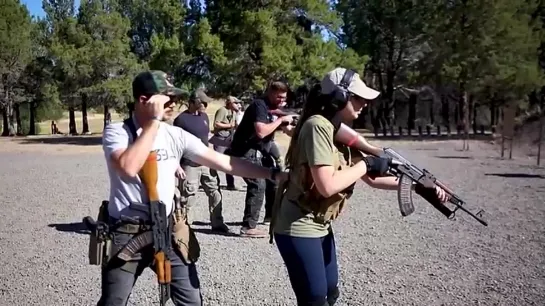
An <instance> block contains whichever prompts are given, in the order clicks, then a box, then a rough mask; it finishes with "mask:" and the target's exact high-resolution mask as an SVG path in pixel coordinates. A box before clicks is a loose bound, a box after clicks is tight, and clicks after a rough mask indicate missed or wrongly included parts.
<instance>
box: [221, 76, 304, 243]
mask: <svg viewBox="0 0 545 306" xmlns="http://www.w3.org/2000/svg"><path fill="white" fill-rule="evenodd" d="M287 92H288V87H287V85H286V84H284V83H283V82H279V81H276V82H272V83H271V85H270V86H269V87H268V88H267V91H266V95H265V97H264V98H258V99H255V100H254V101H253V103H252V104H250V105H249V106H248V108H247V109H246V111H245V112H244V117H243V118H242V121H241V122H240V125H239V126H238V127H237V129H236V131H235V134H234V135H233V140H232V142H231V146H230V148H229V153H228V154H229V155H232V156H238V157H242V158H243V159H245V160H248V161H250V162H252V163H255V164H257V165H263V166H266V167H271V168H274V165H273V162H271V156H270V153H269V150H270V142H271V141H272V140H273V139H274V133H275V131H277V130H278V129H279V128H281V129H282V131H283V132H284V133H286V134H287V135H290V133H291V130H292V129H293V127H291V126H290V125H289V124H290V123H291V122H292V120H293V118H292V117H291V116H284V117H281V118H277V119H276V120H273V117H272V115H271V113H270V112H269V110H271V109H276V108H278V105H281V104H282V103H283V102H284V101H285V100H286V96H287ZM244 181H245V182H246V184H247V187H246V199H245V207H244V216H243V219H242V227H241V229H240V235H241V236H242V237H253V238H266V237H267V232H266V231H263V230H260V229H259V228H257V223H258V219H259V214H260V212H261V208H262V207H263V200H264V198H265V202H266V203H265V217H266V218H269V217H270V216H269V214H270V213H271V212H272V205H273V203H274V193H275V187H276V185H275V183H273V182H272V181H269V180H265V179H252V178H244ZM267 189H268V191H267V192H266V190H267Z"/></svg>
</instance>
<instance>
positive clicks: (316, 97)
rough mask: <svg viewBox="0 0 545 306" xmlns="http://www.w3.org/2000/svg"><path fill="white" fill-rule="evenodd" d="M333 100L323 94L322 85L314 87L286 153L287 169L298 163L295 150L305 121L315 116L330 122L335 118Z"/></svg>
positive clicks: (306, 100)
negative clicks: (320, 116) (322, 117)
mask: <svg viewBox="0 0 545 306" xmlns="http://www.w3.org/2000/svg"><path fill="white" fill-rule="evenodd" d="M331 99H332V97H331V96H330V95H324V94H322V86H321V85H320V83H317V84H315V85H314V86H312V88H311V90H310V92H309V94H308V95H307V97H306V99H305V101H304V102H303V111H302V113H301V116H300V118H299V121H298V122H297V126H296V127H295V129H294V131H293V135H292V136H291V140H290V145H289V148H288V152H287V153H286V167H287V168H290V167H292V166H294V165H295V164H296V162H297V152H295V150H294V148H295V146H296V143H297V141H298V138H299V134H300V133H301V128H302V126H303V124H304V123H305V121H307V119H308V118H310V117H312V116H314V115H322V116H324V117H325V118H326V119H328V120H331V119H332V118H333V116H335V110H334V109H333V108H332V105H331Z"/></svg>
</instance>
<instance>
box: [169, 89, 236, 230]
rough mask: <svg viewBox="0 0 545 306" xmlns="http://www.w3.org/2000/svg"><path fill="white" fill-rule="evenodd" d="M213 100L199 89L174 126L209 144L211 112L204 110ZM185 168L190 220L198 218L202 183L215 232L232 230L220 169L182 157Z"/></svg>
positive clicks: (181, 174)
mask: <svg viewBox="0 0 545 306" xmlns="http://www.w3.org/2000/svg"><path fill="white" fill-rule="evenodd" d="M211 101H212V99H211V98H210V97H208V96H207V95H206V93H205V92H204V90H203V89H197V90H196V91H194V92H193V93H192V94H191V95H190V97H189V103H188V108H187V110H185V111H183V112H182V113H181V114H179V115H178V117H176V119H174V123H173V124H174V126H177V127H180V128H182V129H183V130H185V131H187V132H189V133H190V134H192V135H194V136H196V137H198V138H199V139H200V140H201V142H202V143H204V144H205V145H206V146H208V139H209V134H210V124H209V119H208V115H207V114H206V112H205V111H204V110H205V109H206V108H205V106H204V104H206V105H208V103H209V102H211ZM181 168H182V171H181V172H180V170H179V171H178V172H179V173H178V175H179V177H185V179H182V180H180V185H179V188H180V194H181V201H182V203H185V204H186V208H187V220H188V222H189V224H191V223H192V222H193V221H194V218H193V214H192V208H193V207H195V204H196V201H197V198H196V193H197V191H198V190H199V184H200V185H201V186H202V187H203V189H204V193H205V194H206V196H207V197H208V208H209V213H210V225H211V227H212V230H213V231H217V232H223V233H228V232H229V227H228V226H227V225H226V224H225V223H224V220H223V215H222V204H223V203H222V194H221V191H220V189H219V186H218V178H217V175H218V174H217V172H216V171H215V170H211V169H209V168H208V167H205V166H202V165H199V164H197V163H195V162H192V161H190V160H186V159H184V160H182V162H181Z"/></svg>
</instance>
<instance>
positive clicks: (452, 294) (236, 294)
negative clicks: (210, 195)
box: [0, 142, 545, 306]
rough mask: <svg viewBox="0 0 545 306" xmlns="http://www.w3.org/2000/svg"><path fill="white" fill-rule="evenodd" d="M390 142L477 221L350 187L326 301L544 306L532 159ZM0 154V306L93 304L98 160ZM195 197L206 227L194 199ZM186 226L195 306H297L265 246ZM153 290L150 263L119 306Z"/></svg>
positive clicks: (238, 213)
mask: <svg viewBox="0 0 545 306" xmlns="http://www.w3.org/2000/svg"><path fill="white" fill-rule="evenodd" d="M392 146H393V147H394V148H396V149H397V150H398V151H399V152H401V153H402V154H404V155H405V156H406V157H407V158H409V159H411V160H413V162H414V163H416V164H420V165H425V166H426V168H427V169H429V170H430V171H432V172H433V173H434V174H436V176H438V177H439V178H441V179H443V180H444V181H445V182H447V183H448V185H449V186H451V187H452V188H453V189H454V190H455V191H457V192H458V193H459V195H460V196H462V197H463V198H464V199H465V200H467V202H468V207H469V208H471V209H472V210H473V211H477V210H478V209H479V208H482V209H484V210H485V211H486V213H485V215H484V216H485V218H486V219H487V220H488V221H489V226H488V227H484V226H482V225H481V224H479V223H478V222H476V221H475V220H473V219H471V218H470V217H469V216H468V215H465V214H463V213H462V212H460V213H458V214H457V218H456V220H455V221H451V220H447V219H446V218H444V217H443V216H442V215H441V214H440V213H439V212H437V211H436V210H435V209H434V208H433V207H431V205H429V204H427V203H426V202H424V201H423V200H422V199H420V198H418V197H416V196H415V205H416V209H417V210H416V212H415V213H414V214H413V215H411V216H409V217H406V218H402V217H401V215H400V213H399V211H398V208H397V196H396V193H395V192H386V191H378V190H373V189H371V188H369V187H368V186H365V185H363V184H358V190H357V191H356V193H355V194H354V197H353V198H352V200H351V202H350V206H349V207H348V208H347V210H346V211H345V212H344V214H343V215H342V216H341V218H340V219H339V220H338V221H337V222H336V224H335V225H334V230H335V233H336V239H337V245H338V257H339V265H340V269H341V272H340V274H341V275H340V277H341V284H340V286H341V294H342V297H341V299H340V300H339V302H338V305H544V304H545V236H544V234H545V170H544V169H543V168H537V167H535V166H533V165H535V158H531V159H528V158H526V157H520V158H516V159H514V160H504V161H500V160H499V159H498V158H497V156H498V155H499V153H498V152H497V151H491V150H490V149H489V148H490V146H489V145H486V144H483V143H481V144H475V143H472V151H471V152H469V153H468V152H460V151H457V148H460V147H461V143H460V142H449V143H447V142H442V143H425V144H423V143H401V142H398V143H393V144H392ZM1 156H2V159H1V160H0V180H1V182H2V183H3V188H2V189H1V190H0V196H1V198H2V199H3V201H2V203H3V204H2V208H3V209H1V211H0V217H1V220H2V221H1V222H0V245H1V249H0V257H1V258H2V259H1V260H2V262H3V264H2V266H1V269H0V282H1V283H0V305H1V306H4V305H6V306H7V305H13V306H19V305H59V306H60V305H94V304H96V301H97V300H98V298H99V295H100V282H99V268H98V267H96V266H90V265H88V264H87V255H86V252H87V240H88V236H87V235H86V234H85V233H81V230H82V227H81V224H80V221H81V219H82V217H84V216H87V215H92V216H93V217H94V216H96V213H97V209H98V206H99V205H100V202H101V200H102V199H105V198H106V197H107V194H108V187H109V183H108V178H107V172H106V168H105V166H104V161H103V157H102V155H101V154H100V153H81V154H80V155H78V156H76V155H70V154H62V155H59V154H49V153H45V151H44V152H40V151H37V150H34V151H33V152H26V153H25V152H17V153H14V152H12V153H10V152H3V153H2V154H1ZM494 174H496V175H494ZM497 174H510V176H509V175H504V176H497ZM515 174H526V175H528V174H530V175H534V176H527V177H517V175H515ZM222 180H223V175H222ZM223 182H224V181H223ZM238 182H239V184H242V181H240V180H239V181H238ZM198 196H199V198H200V199H201V200H202V204H203V205H201V207H199V208H198V216H199V217H200V219H201V220H203V221H206V220H207V215H206V205H205V197H204V194H203V193H199V195H198ZM243 199H244V192H237V191H226V192H224V215H225V218H226V220H227V221H229V222H238V221H240V219H241V217H242V210H243ZM197 229H198V231H199V233H198V238H199V240H200V243H201V246H202V249H203V254H202V257H201V260H200V262H199V271H200V275H201V280H202V286H203V295H204V297H205V304H206V305H222V306H223V305H225V306H227V305H252V306H256V305H294V304H295V303H294V299H293V298H292V292H291V289H290V287H289V284H288V278H287V274H286V271H285V268H284V267H283V264H282V261H281V258H280V255H279V254H278V252H277V250H276V248H275V246H274V245H270V244H268V241H267V240H266V239H257V240H252V239H242V238H238V237H227V236H218V235H211V234H210V233H209V232H207V230H208V227H207V226H206V225H203V226H197ZM233 229H235V230H236V231H238V226H237V225H233ZM78 231H80V232H79V233H78ZM156 288H157V286H156V283H155V278H154V274H153V273H152V272H151V271H149V269H148V270H146V271H145V273H144V274H143V275H142V277H141V278H140V279H139V281H138V282H137V284H136V286H135V288H134V290H133V294H132V296H131V298H130V301H129V305H157V302H156V301H157V294H156V293H157V290H156Z"/></svg>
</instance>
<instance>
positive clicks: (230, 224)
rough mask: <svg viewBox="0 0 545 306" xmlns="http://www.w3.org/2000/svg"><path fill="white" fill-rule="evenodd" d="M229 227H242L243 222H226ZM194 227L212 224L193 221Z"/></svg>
mask: <svg viewBox="0 0 545 306" xmlns="http://www.w3.org/2000/svg"><path fill="white" fill-rule="evenodd" d="M225 224H226V225H228V226H242V222H225ZM192 225H197V226H210V222H203V221H193V223H192Z"/></svg>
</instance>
